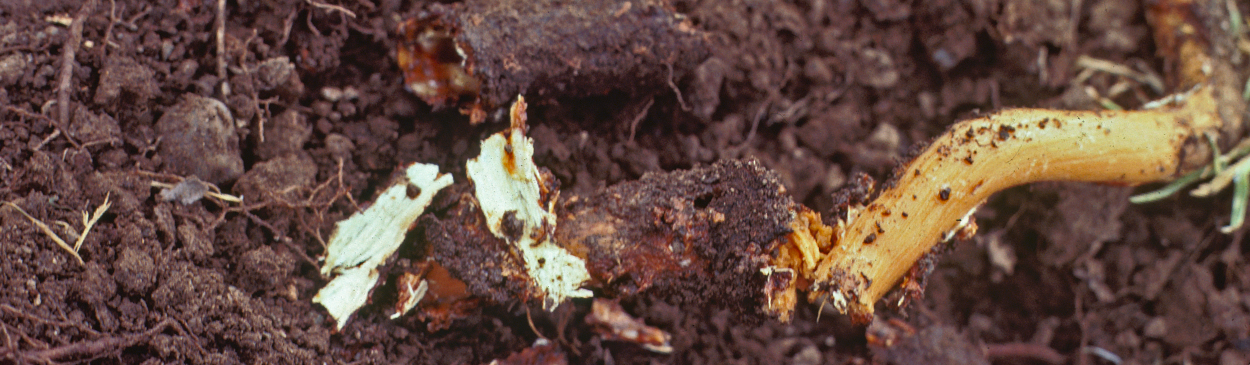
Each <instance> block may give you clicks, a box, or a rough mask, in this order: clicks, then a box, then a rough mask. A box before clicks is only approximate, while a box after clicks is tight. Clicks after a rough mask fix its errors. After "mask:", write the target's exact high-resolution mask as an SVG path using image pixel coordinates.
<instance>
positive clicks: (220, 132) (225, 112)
mask: <svg viewBox="0 0 1250 365" xmlns="http://www.w3.org/2000/svg"><path fill="white" fill-rule="evenodd" d="M156 133H158V134H159V135H160V138H161V145H160V153H161V157H162V158H163V159H164V161H165V166H166V167H167V168H168V169H169V170H170V171H171V172H173V173H175V174H178V175H184V176H192V175H194V176H197V177H199V178H200V179H203V180H204V181H207V182H210V183H214V184H221V183H224V182H228V181H234V179H236V178H238V177H239V175H242V174H243V158H242V157H241V156H240V151H239V137H238V135H236V134H235V125H234V118H233V117H231V114H230V110H229V109H227V108H226V105H225V104H222V103H221V102H220V101H217V100H216V99H212V98H207V97H203V96H199V95H195V94H187V95H185V96H183V98H182V100H180V101H179V102H178V104H176V105H174V106H173V107H171V108H169V109H168V110H166V111H165V115H162V116H161V119H160V120H158V121H157V122H156Z"/></svg>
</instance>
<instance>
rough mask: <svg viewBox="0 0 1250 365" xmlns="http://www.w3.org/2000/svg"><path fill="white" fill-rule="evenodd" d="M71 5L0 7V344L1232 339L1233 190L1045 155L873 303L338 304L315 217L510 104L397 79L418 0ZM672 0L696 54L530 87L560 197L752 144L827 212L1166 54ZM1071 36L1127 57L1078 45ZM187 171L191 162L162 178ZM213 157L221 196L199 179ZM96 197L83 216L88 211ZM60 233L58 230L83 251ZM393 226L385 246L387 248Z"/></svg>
mask: <svg viewBox="0 0 1250 365" xmlns="http://www.w3.org/2000/svg"><path fill="white" fill-rule="evenodd" d="M223 4H224V8H220V9H219V6H223ZM1229 4H1230V5H1232V6H1240V7H1241V9H1242V10H1243V11H1245V10H1250V6H1247V5H1246V4H1235V3H1233V2H1229ZM87 5H88V6H84V4H82V3H81V2H79V1H60V0H45V1H32V0H15V1H6V2H4V4H3V5H0V104H2V105H3V106H4V109H3V110H0V200H2V201H4V202H6V203H7V204H5V205H4V207H3V208H0V281H2V284H0V287H3V288H6V290H3V291H0V362H3V363H19V364H20V363H45V362H57V363H61V362H64V363H84V362H85V363H97V364H115V363H125V364H132V363H135V364H137V363H143V364H162V363H175V364H176V363H189V364H200V363H213V364H218V363H221V364H233V363H248V364H285V363H298V364H314V363H317V364H319V363H329V364H339V363H385V364H394V363H421V364H475V363H489V362H491V361H492V360H494V359H504V358H507V357H508V356H510V355H512V354H514V353H517V352H519V351H522V350H524V349H526V348H529V347H530V346H531V345H532V344H534V343H535V342H536V341H539V340H540V339H547V341H549V342H550V343H554V344H555V345H556V346H557V347H558V349H559V350H560V351H562V352H564V353H565V356H567V359H568V361H569V362H571V363H603V364H636V363H683V364H724V363H742V364H756V363H759V364H776V363H794V364H821V363H829V364H842V363H854V364H861V363H897V364H913V363H952V364H956V363H957V364H969V363H997V364H1045V363H1053V364H1064V363H1069V364H1111V363H1125V364H1160V363H1162V364H1190V363H1195V364H1246V363H1247V359H1248V358H1250V315H1248V314H1247V313H1248V311H1250V264H1247V262H1246V260H1245V254H1246V253H1247V251H1248V250H1250V245H1247V243H1246V241H1245V240H1244V239H1243V236H1244V230H1239V231H1236V232H1234V233H1232V234H1222V233H1220V232H1219V230H1218V228H1219V227H1220V226H1222V225H1225V224H1227V222H1228V220H1229V218H1228V210H1229V208H1228V206H1229V201H1230V200H1231V194H1229V193H1227V192H1226V193H1225V194H1223V195H1218V196H1216V197H1215V198H1212V199H1197V198H1191V197H1188V196H1182V197H1173V198H1169V199H1166V200H1164V201H1161V202H1156V203H1152V204H1147V205H1131V204H1129V203H1128V202H1127V197H1128V196H1129V195H1130V194H1132V193H1133V191H1134V190H1133V189H1131V188H1126V187H1110V186H1096V185H1089V184H1059V183H1049V184H1035V185H1031V186H1025V187H1019V188H1015V189H1012V190H1009V191H1006V192H1004V193H1001V194H999V195H997V196H996V197H995V198H993V199H991V200H990V201H988V202H987V203H986V205H985V206H983V207H982V209H980V210H978V213H977V218H978V221H979V224H980V227H981V230H980V233H979V234H978V235H977V236H976V237H975V238H973V239H971V240H968V241H964V242H959V243H957V244H956V245H955V248H954V249H953V251H952V252H950V253H948V254H946V255H945V256H944V257H942V258H941V259H940V261H939V264H938V267H937V270H936V271H935V272H934V274H933V276H932V277H931V278H930V280H929V284H928V288H927V291H926V296H925V299H924V300H923V301H922V302H918V303H915V304H913V305H911V306H910V307H908V308H906V309H904V310H901V311H883V312H881V313H880V314H879V316H880V319H879V320H878V322H876V323H874V324H873V325H871V326H867V327H864V326H855V325H852V324H851V323H850V322H849V321H847V320H846V319H845V318H842V317H841V316H839V315H837V314H835V313H834V312H833V310H832V309H828V310H822V309H821V308H820V306H816V305H810V306H802V307H801V309H800V310H798V311H797V312H796V313H795V315H794V318H793V320H792V321H791V322H789V323H780V322H778V321H776V320H773V319H768V318H765V317H764V316H763V315H759V314H757V315H754V316H753V315H750V313H751V311H749V310H747V311H745V312H746V313H748V314H746V315H743V314H742V313H743V312H744V311H742V310H730V309H725V308H723V307H717V306H705V305H694V304H683V303H706V302H709V301H711V302H715V300H716V297H717V295H718V294H717V293H694V292H691V293H684V294H683V295H686V296H696V297H706V298H710V299H708V300H697V301H690V300H674V298H671V297H667V296H664V295H641V296H638V297H633V298H626V299H624V300H622V301H621V304H622V306H623V307H624V309H625V310H626V311H627V312H629V313H632V314H633V315H634V316H636V317H638V318H640V319H642V320H643V321H645V322H647V323H648V324H650V325H652V326H655V327H658V328H660V329H662V330H664V331H667V332H668V333H670V334H671V335H672V347H673V351H672V353H671V354H659V353H654V352H651V351H648V350H646V349H644V348H642V347H640V346H639V345H637V344H633V343H627V342H619V341H610V340H606V339H604V338H603V337H602V336H600V335H599V334H598V333H597V332H596V331H595V330H594V329H593V328H592V327H591V326H589V325H587V324H586V322H585V321H584V320H583V317H584V316H585V315H586V313H587V312H588V311H589V308H590V302H589V301H586V300H575V301H573V302H571V303H570V304H566V305H564V306H562V307H560V308H559V309H557V310H555V311H553V312H546V311H543V310H542V309H541V306H539V305H537V304H535V303H530V304H521V303H520V302H516V303H512V304H501V305H483V306H481V307H480V308H477V309H474V310H473V311H471V312H469V313H464V314H463V315H462V316H459V317H457V318H455V319H454V320H452V321H451V322H450V323H445V324H443V325H437V326H435V325H430V324H428V323H427V322H425V321H422V320H421V319H419V318H416V317H415V316H405V317H400V318H398V319H395V320H392V319H389V318H388V317H387V316H386V315H385V313H386V312H385V310H384V308H381V306H380V305H368V306H366V307H365V308H363V309H362V310H361V311H360V312H358V313H357V314H356V315H355V316H354V317H353V318H352V320H351V321H350V322H349V323H348V324H347V325H346V327H345V328H343V329H342V330H336V329H335V325H334V322H333V320H332V319H331V318H330V317H329V316H328V314H327V313H326V312H325V311H324V309H322V308H321V307H320V306H318V305H315V304H313V303H311V301H310V299H311V298H312V297H313V296H314V295H315V294H316V292H317V290H318V289H319V288H320V287H322V286H323V285H324V284H325V283H326V279H324V278H323V277H322V276H321V275H320V273H319V263H320V261H319V255H321V254H323V252H324V251H325V249H324V247H325V242H326V241H327V240H328V239H329V237H330V234H331V233H332V232H333V229H334V223H335V222H336V221H338V220H341V219H343V218H345V217H347V216H349V215H350V214H352V213H353V212H356V211H358V210H359V209H362V208H364V207H367V206H368V204H369V203H368V201H369V200H370V199H372V197H373V196H374V195H375V194H376V192H377V191H379V190H380V189H381V188H382V187H384V184H385V183H386V182H387V181H388V180H389V179H390V177H391V176H392V174H393V173H395V171H397V170H399V166H402V164H404V163H408V162H424V163H434V164H438V165H440V166H441V167H442V170H443V171H444V172H448V173H451V174H453V176H455V178H456V180H457V181H465V177H464V167H463V166H464V162H465V161H466V160H467V159H469V158H472V157H474V156H476V155H477V153H478V141H480V140H482V139H483V138H484V137H486V136H488V135H490V134H491V133H495V132H497V131H499V130H502V129H503V128H505V127H506V125H505V124H506V123H505V122H501V120H504V119H506V118H502V117H501V116H503V115H506V114H504V113H499V112H497V111H495V110H486V113H487V116H486V118H485V122H484V123H480V124H476V125H473V124H470V117H469V116H466V115H463V114H462V113H460V112H459V111H457V110H456V109H455V108H435V107H432V106H430V105H429V104H427V103H426V102H424V101H423V100H422V99H420V98H418V97H416V96H414V95H413V94H412V93H410V92H408V91H407V90H405V86H404V82H403V73H402V72H401V70H400V69H399V67H398V66H397V65H396V62H395V61H396V47H397V46H398V45H400V44H401V40H400V36H401V35H400V34H399V33H398V32H397V29H398V26H399V24H400V22H402V21H403V20H405V19H408V18H412V17H416V16H418V15H419V14H420V13H421V12H422V11H423V9H427V8H429V7H430V6H431V5H432V4H428V3H426V2H424V1H419V0H418V1H404V0H305V1H298V0H276V1H253V0H248V1H244V0H229V1H225V2H224V3H219V2H218V1H215V0H177V1H174V0H158V1H151V2H149V1H139V0H116V1H113V0H98V1H95V2H94V4H87ZM92 5H93V6H92ZM447 5H448V4H443V5H440V6H447ZM670 5H671V9H673V10H674V11H676V12H678V13H681V14H684V16H685V17H686V20H687V21H688V22H687V24H688V25H690V26H692V27H694V29H695V30H696V31H699V32H704V33H705V39H706V43H707V44H706V46H707V50H706V54H702V55H701V59H700V60H699V61H698V62H697V63H694V65H697V66H696V67H693V68H685V69H683V68H681V67H678V68H677V69H673V68H669V69H668V72H667V77H666V78H667V80H664V81H665V82H650V83H648V84H646V85H643V86H638V85H622V86H620V87H611V86H609V87H608V88H599V89H601V92H598V93H595V94H596V95H590V96H586V95H576V96H570V95H563V96H562V95H559V94H558V93H556V94H551V95H527V99H528V101H529V103H530V107H529V125H530V130H529V135H530V136H531V137H533V138H534V139H535V144H536V148H537V150H536V153H535V162H536V163H537V164H538V165H539V166H542V167H545V168H547V169H549V170H550V171H551V172H552V173H553V174H554V175H555V176H556V177H557V178H558V180H559V181H560V185H561V189H562V194H579V195H589V194H593V193H594V192H595V191H597V190H599V189H601V188H603V187H606V186H610V185H613V184H616V183H619V182H624V181H630V180H636V179H638V178H640V177H641V176H642V175H643V174H645V173H648V172H657V171H671V170H678V169H688V168H691V167H694V166H697V165H707V164H710V163H713V162H715V161H718V160H724V159H745V158H754V159H757V160H759V161H760V162H761V163H762V164H763V165H764V166H767V167H768V168H771V169H773V170H775V171H776V172H777V173H778V175H779V177H780V179H781V181H782V183H783V184H784V185H785V187H786V191H787V192H788V193H789V194H791V196H792V197H793V198H794V199H795V200H796V201H801V202H804V203H805V204H807V205H808V206H809V207H811V208H812V209H814V210H816V211H818V212H822V213H824V214H826V215H828V214H830V213H829V212H830V210H831V209H833V208H834V199H833V198H832V197H833V196H834V193H835V191H837V189H838V188H840V187H842V186H843V185H844V184H846V183H847V182H848V181H855V180H858V179H856V178H855V176H857V175H859V174H866V175H867V176H871V177H873V178H875V179H876V180H877V181H884V180H885V179H887V178H888V174H889V173H890V170H891V169H892V168H893V167H894V166H895V165H896V164H897V163H898V162H900V161H901V158H903V156H905V155H906V154H907V151H908V150H909V149H910V148H911V147H912V146H915V145H919V144H923V143H924V142H926V141H928V140H930V139H931V138H933V137H934V136H935V135H937V134H938V133H940V132H942V131H943V130H944V128H945V127H946V126H947V125H949V124H951V123H953V122H954V121H956V120H958V119H959V118H961V117H966V116H969V115H972V114H975V113H978V112H984V111H992V110H995V109H999V108H1005V107H1017V106H1029V107H1053V108H1065V109H1100V108H1106V107H1108V106H1109V105H1110V103H1115V104H1118V105H1119V106H1121V107H1124V108H1135V107H1138V106H1140V105H1141V104H1143V103H1144V102H1146V101H1149V100H1152V99H1155V98H1158V97H1161V96H1163V95H1165V94H1166V93H1167V92H1168V90H1167V89H1166V86H1163V85H1162V84H1161V83H1158V82H1150V81H1149V80H1151V79H1152V77H1153V79H1155V80H1161V79H1163V78H1162V77H1161V76H1158V75H1163V74H1164V73H1165V71H1164V70H1165V69H1166V66H1167V65H1164V64H1162V62H1161V61H1160V60H1159V59H1158V58H1157V57H1156V56H1155V51H1154V46H1153V44H1152V38H1151V37H1150V28H1149V26H1148V24H1147V23H1146V20H1145V16H1144V15H1143V6H1144V5H1141V4H1138V3H1135V2H1129V1H1120V0H1076V1H1072V2H1068V1H1062V0H1037V1H1029V0H965V1H956V0H937V1H923V2H912V1H898V0H861V1H840V0H839V1H826V0H798V1H788V0H716V1H698V0H689V1H688V0H676V1H674V2H673V3H672V4H670ZM451 6H455V5H454V4H451ZM219 11H223V13H224V14H225V15H226V16H225V17H224V18H219V16H218V13H219ZM76 17H81V19H82V21H81V23H80V25H81V30H78V29H76V28H78V27H75V26H71V23H72V22H73V20H74V19H75V18H76ZM219 20H224V21H222V22H219ZM533 26H539V25H533ZM541 26H559V24H542V25H541ZM1242 29H1244V27H1243V28H1242ZM1243 42H1244V40H1243ZM70 48H72V49H73V51H74V53H73V55H72V56H73V57H72V59H71V61H72V62H71V64H69V65H66V64H65V62H64V61H63V59H64V57H65V54H66V53H67V51H69V50H70ZM475 52H479V53H480V52H490V50H483V49H477V50H475ZM1091 58H1092V59H1098V60H1104V61H1106V62H1109V63H1110V64H1115V65H1119V67H1125V68H1127V69H1129V70H1132V71H1133V72H1135V73H1137V74H1139V75H1146V77H1133V78H1130V77H1124V76H1119V75H1115V74H1112V73H1108V72H1103V71H1098V70H1093V69H1091V68H1088V67H1084V66H1082V65H1087V64H1089V62H1088V60H1089V59H1091ZM1237 58H1239V59H1242V60H1244V59H1245V55H1238V56H1237ZM1081 60H1085V62H1080V61H1081ZM1235 62H1236V60H1235ZM670 67H671V65H670ZM661 69H663V68H661ZM66 72H68V73H66ZM651 76H654V75H648V77H651ZM62 77H67V78H66V79H62ZM62 80H67V81H68V82H66V83H63V82H62ZM617 81H619V80H617ZM227 84H228V85H229V86H228V88H229V90H224V89H223V85H227ZM656 84H658V85H656ZM622 90H625V91H622ZM192 175H194V176H195V177H196V178H198V180H199V181H202V183H198V184H197V183H194V181H195V180H189V181H192V183H187V184H185V185H184V186H182V187H181V188H178V189H172V188H170V186H172V185H174V184H177V183H179V182H182V181H184V178H188V177H190V176H192ZM207 185H214V186H215V187H209V188H208V190H209V191H220V192H222V193H226V194H230V195H233V196H240V197H243V201H242V203H238V202H230V201H227V200H226V198H223V197H222V196H220V195H212V194H209V196H206V197H203V198H199V197H200V195H201V194H199V193H202V191H203V190H204V189H205V186H207ZM197 190H200V192H199V193H197ZM1139 190H1140V189H1139ZM1182 195H1183V194H1182ZM106 199H107V200H108V202H109V207H108V209H107V210H104V211H103V213H102V214H99V217H98V221H96V222H94V225H93V226H92V227H91V229H90V231H88V233H87V234H86V235H85V236H83V234H82V232H83V231H84V230H83V226H84V224H85V223H86V221H88V220H90V217H84V214H86V215H88V216H95V215H96V214H93V212H95V211H96V210H97V208H98V207H100V206H101V205H103V204H104V202H105V200H106ZM18 208H20V211H19V209H18ZM23 211H24V212H26V213H27V214H29V215H30V217H32V218H28V217H27V216H26V215H24V214H22V212H23ZM84 212H85V213H84ZM32 219H36V220H39V221H41V222H43V223H44V224H46V226H47V228H46V229H45V228H41V227H40V226H38V225H36V224H33V223H32ZM54 235H55V236H57V237H59V239H61V240H63V241H65V243H66V244H67V245H69V246H74V245H76V244H79V243H80V244H81V247H80V248H78V251H77V255H78V256H79V257H81V261H80V260H79V259H78V258H76V257H75V255H73V254H71V253H70V251H69V250H67V249H64V248H62V247H60V246H58V244H57V243H56V242H55V240H53V239H52V238H51V236H54ZM80 236H82V237H81V238H82V239H81V240H79V239H80ZM419 237H420V235H418V234H410V240H411V241H412V242H409V244H410V245H414V246H419V245H421V244H422V242H420V239H419ZM416 251H418V250H416V249H411V248H410V249H401V251H400V256H401V257H402V258H401V260H407V259H415V258H416V256H417V255H419V253H415V252H416ZM869 339H872V340H871V341H870V340H869ZM887 344H892V345H893V346H886V345H887ZM514 359H516V358H514Z"/></svg>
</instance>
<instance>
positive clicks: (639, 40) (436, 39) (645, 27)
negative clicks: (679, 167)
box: [399, 0, 708, 111]
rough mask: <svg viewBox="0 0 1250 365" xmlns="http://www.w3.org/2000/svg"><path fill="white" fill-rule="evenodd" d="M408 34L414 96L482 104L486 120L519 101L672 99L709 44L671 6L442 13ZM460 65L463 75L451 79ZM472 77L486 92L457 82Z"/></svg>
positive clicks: (487, 5)
mask: <svg viewBox="0 0 1250 365" xmlns="http://www.w3.org/2000/svg"><path fill="white" fill-rule="evenodd" d="M401 33H403V35H404V36H405V37H406V40H405V42H404V44H402V45H401V46H400V57H399V58H400V67H401V68H402V69H405V75H406V79H407V83H408V85H409V86H410V88H411V89H412V90H413V91H414V92H416V93H417V94H418V95H420V96H421V97H422V98H423V99H424V100H425V101H426V102H428V103H430V104H432V105H435V106H440V105H446V104H452V105H454V104H456V102H457V101H458V100H459V99H460V97H461V96H462V95H463V96H469V98H468V99H470V100H471V99H472V96H474V95H477V96H479V98H480V102H481V105H482V107H484V109H485V110H486V111H490V110H493V109H494V108H496V107H500V106H504V105H506V104H507V103H510V102H511V101H512V100H513V99H514V98H515V97H516V95H517V94H524V95H527V96H532V97H535V98H560V97H585V96H592V95H603V94H606V93H607V92H609V91H612V90H618V91H622V92H624V93H626V94H628V95H647V94H653V93H656V92H657V91H658V90H668V89H669V87H668V84H669V82H671V81H673V80H679V79H681V77H683V76H684V75H686V74H687V73H688V72H689V71H690V70H691V69H693V68H694V67H695V66H696V65H698V64H699V63H700V62H702V61H703V59H704V58H706V56H707V52H708V51H707V45H706V42H705V41H704V34H703V33H702V32H700V31H698V30H696V28H695V27H694V26H693V25H691V24H690V23H689V21H688V20H686V19H685V17H684V16H682V15H680V14H677V13H676V12H675V11H674V10H673V8H672V5H670V4H668V3H667V2H636V1H618V0H591V1H577V2H562V1H554V0H541V1H476V0H474V1H467V2H465V3H462V4H457V5H451V6H448V5H442V4H435V5H433V6H431V8H430V9H429V13H428V14H426V15H425V16H423V17H419V18H418V19H414V20H412V21H410V22H409V23H407V24H405V25H403V26H402V28H401ZM453 42H454V44H452V43H453ZM460 63H463V67H464V70H450V69H446V66H447V65H454V66H459V65H458V64H460ZM465 70H467V72H468V73H469V74H470V77H473V78H474V79H475V80H476V82H477V83H480V84H477V85H473V84H474V82H471V81H462V80H458V79H461V78H463V77H462V76H459V73H460V72H465ZM457 83H459V85H457ZM479 91H480V92H479ZM535 100H538V99H535Z"/></svg>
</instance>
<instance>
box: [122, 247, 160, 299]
mask: <svg viewBox="0 0 1250 365" xmlns="http://www.w3.org/2000/svg"><path fill="white" fill-rule="evenodd" d="M115 265H116V269H115V271H114V272H113V278H114V279H116V280H117V285H119V286H120V287H121V289H122V290H125V291H126V292H127V293H130V294H131V295H146V294H147V293H148V291H149V290H151V289H152V285H153V284H155V283H156V262H155V260H153V259H152V256H151V255H149V254H148V253H147V252H145V251H143V250H139V249H136V248H123V249H122V250H121V252H120V253H118V258H117V262H116V263H115Z"/></svg>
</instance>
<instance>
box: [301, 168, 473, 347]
mask: <svg viewBox="0 0 1250 365" xmlns="http://www.w3.org/2000/svg"><path fill="white" fill-rule="evenodd" d="M403 171H404V172H403V175H401V176H398V177H397V178H396V179H395V181H394V182H393V183H392V184H391V185H390V187H388V188H386V190H385V191H383V192H382V193H381V194H380V195H378V198H377V199H376V200H374V203H373V206H370V207H369V209H366V210H364V211H362V212H358V213H356V214H353V215H352V216H351V217H350V218H347V219H346V220H343V221H341V222H339V223H338V225H337V226H336V228H335V230H334V235H332V236H330V243H329V245H327V247H326V256H325V264H323V265H322V266H321V274H322V275H325V276H329V277H333V279H332V280H330V282H329V283H327V284H326V286H325V287H323V288H321V291H319V292H317V296H315V297H313V299H312V301H313V303H320V304H321V305H322V306H324V307H325V308H326V310H327V311H329V312H330V315H331V316H333V317H334V319H335V320H336V321H337V323H338V329H340V330H341V329H343V326H345V325H346V324H347V320H348V319H350V318H351V315H352V313H354V312H356V310H357V309H359V308H360V307H361V306H363V305H364V304H365V303H366V302H367V301H368V300H369V293H370V292H371V291H372V290H373V287H374V285H376V284H377V281H378V277H379V272H378V266H380V265H382V264H383V263H384V262H386V260H388V259H390V257H391V256H392V255H393V254H394V253H395V250H397V249H399V245H400V244H401V243H403V241H404V236H405V235H406V234H407V233H408V230H409V229H410V228H411V227H412V224H413V223H414V222H416V220H417V217H418V216H420V215H421V213H423V212H424V211H425V207H426V206H428V205H429V204H430V200H432V199H434V195H435V194H437V193H438V191H439V190H442V189H443V188H445V187H447V186H448V185H451V183H452V177H451V175H447V174H440V173H439V172H438V166H435V165H427V164H420V163H413V164H410V165H408V166H407V167H406V168H405V169H404V170H403ZM420 299H421V298H420V297H419V296H418V297H416V299H415V300H417V301H419V300H420Z"/></svg>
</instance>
